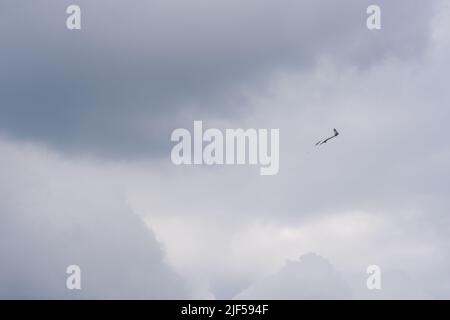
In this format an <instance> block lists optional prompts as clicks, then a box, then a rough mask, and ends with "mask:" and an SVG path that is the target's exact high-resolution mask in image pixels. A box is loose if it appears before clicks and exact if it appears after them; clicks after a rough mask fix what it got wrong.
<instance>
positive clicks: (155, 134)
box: [0, 0, 434, 159]
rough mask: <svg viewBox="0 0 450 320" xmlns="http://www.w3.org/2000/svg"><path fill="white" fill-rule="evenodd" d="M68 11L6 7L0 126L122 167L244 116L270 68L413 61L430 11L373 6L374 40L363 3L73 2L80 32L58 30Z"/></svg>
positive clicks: (419, 4) (49, 6) (47, 5)
mask: <svg viewBox="0 0 450 320" xmlns="http://www.w3.org/2000/svg"><path fill="white" fill-rule="evenodd" d="M69 4H72V2H70V1H58V2H54V1H41V2H40V3H39V4H37V3H32V2H20V3H17V1H3V3H2V10H1V13H0V14H1V22H0V36H1V37H2V39H3V41H2V43H1V44H0V49H1V50H2V52H3V54H2V57H3V58H2V60H1V61H0V70H1V72H0V129H1V131H2V132H3V133H5V134H8V135H9V136H10V137H13V138H20V139H25V140H29V141H36V142H43V143H45V144H48V145H51V146H52V147H55V148H57V149H58V150H60V151H63V152H69V153H83V154H94V155H97V156H99V155H101V156H104V157H111V156H112V157H114V158H122V159H129V158H134V157H136V156H148V155H156V156H160V155H161V154H162V153H164V152H166V151H167V149H168V148H169V147H168V146H167V145H168V144H167V141H168V138H167V137H168V136H169V134H170V132H171V130H173V129H174V128H176V127H179V126H186V125H187V124H188V123H190V121H191V120H192V119H194V118H195V117H197V118H200V119H218V118H219V119H234V120H235V119H238V118H239V117H240V116H242V115H248V114H249V113H250V112H251V111H250V108H249V107H248V105H247V104H248V100H247V95H248V92H249V91H250V92H264V91H265V90H266V89H265V88H266V83H267V81H268V80H269V79H271V77H272V75H273V73H274V72H275V71H276V70H298V71H300V72H301V71H302V70H310V69H311V68H313V67H314V66H315V65H316V63H317V61H318V60H319V59H321V58H323V57H328V58H329V59H332V60H333V61H335V62H336V63H339V64H344V65H353V66H358V67H360V68H363V69H365V68H367V67H370V66H372V65H376V64H377V63H379V62H380V61H383V60H384V59H386V58H387V57H391V56H395V57H398V58H401V59H405V60H410V59H412V60H415V59H417V58H418V57H420V56H421V55H422V54H423V52H424V50H425V49H426V48H427V44H428V42H429V21H430V17H431V16H432V13H433V10H432V9H433V6H434V2H433V1H427V2H426V3H424V2H423V1H408V4H407V5H404V4H403V3H402V2H400V1H379V4H380V5H381V6H382V8H383V30H382V31H381V32H379V33H374V32H369V31H368V30H367V29H366V26H365V19H366V16H367V15H366V8H367V6H368V5H369V4H371V2H370V1H360V0H347V1H345V4H343V3H342V2H339V3H337V2H335V1H292V0H282V1H265V2H263V3H262V2H261V1H257V0H251V1H246V2H245V3H242V1H237V0H233V1H220V2H214V3H211V1H206V0H194V1H190V2H189V3H187V2H186V1H179V0H170V1H152V2H149V1H138V2H136V3H134V4H133V5H130V4H128V3H125V2H123V1H117V0H116V1H95V2H93V1H78V4H79V5H80V6H81V8H82V30H81V31H68V30H66V28H65V19H66V16H67V15H66V13H65V9H66V7H67V6H68V5H69ZM404 17H408V21H405V20H404V19H405V18H404ZM409 21H414V23H413V24H412V23H409Z"/></svg>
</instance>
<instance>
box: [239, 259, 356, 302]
mask: <svg viewBox="0 0 450 320" xmlns="http://www.w3.org/2000/svg"><path fill="white" fill-rule="evenodd" d="M349 298H351V290H350V288H349V286H348V285H347V283H346V282H345V281H344V280H343V279H342V277H341V276H340V274H339V273H338V272H337V271H336V270H335V269H334V268H333V266H332V265H331V264H330V263H329V262H328V261H327V260H326V259H324V258H322V257H320V256H318V255H316V254H314V253H309V254H305V255H303V256H301V257H300V260H299V261H289V260H288V261H286V264H285V266H284V267H283V268H282V269H281V270H280V271H278V272H277V273H276V274H274V275H272V276H270V277H267V278H265V279H262V280H261V281H259V282H258V283H256V284H254V285H252V286H251V287H250V288H248V289H246V290H244V291H243V292H242V293H240V294H238V295H237V296H236V299H302V300H304V299H349Z"/></svg>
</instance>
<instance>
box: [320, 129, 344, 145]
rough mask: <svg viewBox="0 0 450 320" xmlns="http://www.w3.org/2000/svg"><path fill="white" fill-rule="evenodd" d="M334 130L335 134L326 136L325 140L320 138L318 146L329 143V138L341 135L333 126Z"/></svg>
mask: <svg viewBox="0 0 450 320" xmlns="http://www.w3.org/2000/svg"><path fill="white" fill-rule="evenodd" d="M333 131H334V135H333V136H331V137H328V138H326V139H325V140H320V141H319V142H317V143H316V146H320V145H322V144H324V143H327V142H328V140H331V139H333V138H336V137H337V136H338V135H339V132H338V131H337V130H336V129H334V128H333Z"/></svg>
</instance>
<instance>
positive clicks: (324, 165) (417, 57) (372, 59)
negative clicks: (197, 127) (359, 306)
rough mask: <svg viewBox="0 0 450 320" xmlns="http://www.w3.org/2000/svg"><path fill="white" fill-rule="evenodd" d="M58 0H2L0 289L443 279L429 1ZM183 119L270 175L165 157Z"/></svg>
mask: <svg viewBox="0 0 450 320" xmlns="http://www.w3.org/2000/svg"><path fill="white" fill-rule="evenodd" d="M74 3H75V2H73V1H66V0H64V1H57V2H56V1H50V0H40V1H39V4H38V3H37V2H36V1H26V0H19V1H17V0H15V1H12V0H4V1H2V2H1V4H0V37H1V39H2V41H1V42H0V298H3V299H19V298H25V299H35V298H44V299H47V298H50V299H53V298H62V299H80V298H81V299H83V298H92V299H116V298H123V299H133V298H137V299H167V298H177V299H178V298H180V299H192V298H195V299H264V298H270V299H422V298H424V299H449V298H450V272H449V271H448V270H450V247H449V243H450V236H449V234H450V232H449V231H450V219H449V217H448V212H450V200H449V197H448V194H449V191H450V183H449V182H450V181H449V179H448V177H449V176H450V172H449V171H450V170H449V166H448V163H450V142H449V141H448V139H446V128H445V125H446V124H447V121H446V120H447V119H448V118H449V116H450V109H449V107H448V106H449V103H450V93H449V90H448V83H450V81H449V80H450V79H449V78H450V76H449V74H450V58H449V57H450V7H449V5H448V2H447V1H444V0H430V1H426V2H425V1H419V0H410V1H406V0H395V1H392V0H391V1H387V0H383V1H382V0H378V1H365V0H364V1H361V0H345V1H339V2H336V1H331V0H330V1H325V0H320V1H317V0H316V1H294V0H277V1H275V0H269V1H264V2H263V3H262V2H261V1H257V0H248V1H245V2H243V1H237V0H231V1H223V0H219V1H215V2H211V1H206V0H190V1H189V2H187V1H180V0H165V1H156V0H151V1H133V3H126V2H124V1H118V0H113V1H85V0H78V1H76V4H77V5H79V6H80V8H81V26H82V27H81V30H68V29H67V28H66V25H65V22H66V19H67V17H68V15H67V14H66V8H67V7H68V6H69V5H71V4H74ZM371 4H377V5H379V6H380V8H381V29H380V30H368V29H367V27H366V19H367V17H368V15H367V13H366V9H367V7H368V6H369V5H371ZM194 120H201V121H203V124H204V126H205V127H207V128H219V129H223V130H224V129H227V128H265V129H271V128H277V129H279V130H280V168H279V173H278V174H277V175H273V176H261V175H259V168H258V167H256V166H252V165H241V166H227V165H222V166H220V165H216V166H201V165H196V166H188V165H184V166H183V165H182V166H176V165H174V164H173V163H172V161H171V159H170V153H171V149H172V147H173V145H174V144H173V142H172V141H171V140H170V136H171V132H172V131H173V130H174V129H176V128H187V129H188V130H192V129H193V121H194ZM333 128H337V129H338V131H339V132H340V135H339V136H338V137H337V138H335V139H333V140H331V141H330V142H329V143H327V144H326V145H323V146H320V147H315V146H314V144H315V143H316V142H317V141H318V140H319V139H321V138H324V137H327V136H329V135H331V134H332V129H333ZM446 177H447V178H446ZM71 264H76V265H79V266H80V268H81V270H82V289H81V290H67V288H66V278H67V274H66V272H65V271H66V267H67V266H68V265H71ZM369 265H378V266H379V267H380V268H381V270H382V289H381V290H368V289H367V288H366V279H367V277H368V275H367V273H366V268H367V266H369Z"/></svg>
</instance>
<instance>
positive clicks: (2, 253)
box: [0, 141, 189, 299]
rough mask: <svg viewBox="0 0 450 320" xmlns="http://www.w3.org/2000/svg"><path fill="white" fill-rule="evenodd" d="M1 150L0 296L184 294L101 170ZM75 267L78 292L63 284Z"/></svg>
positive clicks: (1, 146) (37, 153) (29, 151)
mask: <svg viewBox="0 0 450 320" xmlns="http://www.w3.org/2000/svg"><path fill="white" fill-rule="evenodd" d="M0 153H1V154H2V157H1V159H0V181H1V183H0V197H1V201H0V212H1V214H0V258H1V259H0V298H3V299H5V298H6V299H48V298H51V299H55V298H57V299H78V298H83V299H85V298H91V299H116V298H121V299H130V298H137V299H143V298H145V299H151V298H154V299H155V298H159V299H161V298H186V297H188V294H189V291H188V288H187V286H186V283H185V282H184V281H183V280H182V279H181V277H180V276H178V275H177V274H176V273H175V272H174V271H173V270H172V269H171V267H170V266H169V265H168V264H167V262H166V261H165V258H164V251H163V249H162V247H161V244H160V243H159V242H157V241H156V239H155V237H154V234H153V233H152V232H151V231H150V230H149V229H148V228H146V227H145V225H144V223H143V222H142V220H141V219H140V217H138V216H136V215H135V214H134V213H133V212H132V210H131V209H130V208H129V206H128V205H127V204H126V202H125V200H124V199H123V197H121V196H120V193H119V192H118V190H117V189H116V188H115V187H113V186H111V184H109V183H108V181H107V180H108V179H103V178H102V173H101V172H100V171H99V170H93V169H92V167H91V166H89V165H86V164H81V163H72V162H67V161H64V160H63V159H60V158H58V157H57V156H55V155H54V154H52V153H49V152H47V151H42V150H36V149H35V148H32V147H26V146H20V147H18V146H15V145H11V144H8V143H5V142H4V141H1V142H0ZM100 180H101V181H100ZM74 264H75V265H79V266H80V268H81V286H82V289H81V290H80V291H78V290H74V291H70V290H67V289H66V278H67V277H68V275H67V274H66V268H67V267H68V266H69V265H74Z"/></svg>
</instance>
